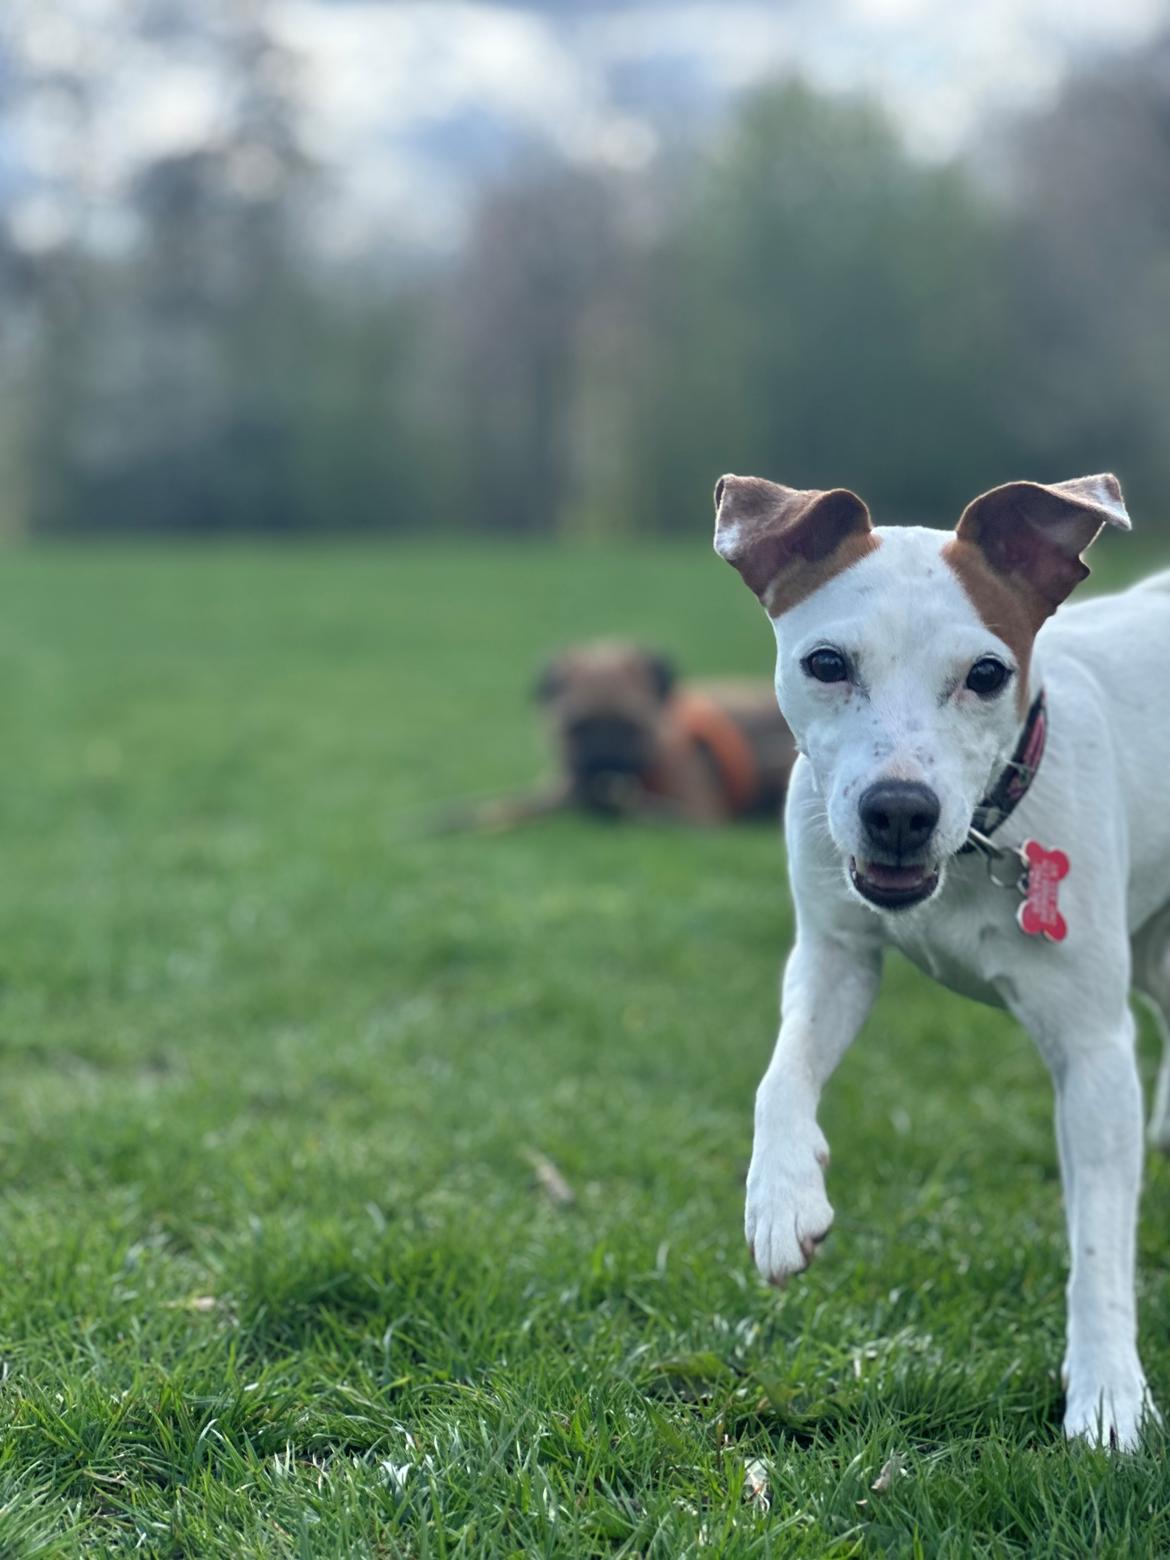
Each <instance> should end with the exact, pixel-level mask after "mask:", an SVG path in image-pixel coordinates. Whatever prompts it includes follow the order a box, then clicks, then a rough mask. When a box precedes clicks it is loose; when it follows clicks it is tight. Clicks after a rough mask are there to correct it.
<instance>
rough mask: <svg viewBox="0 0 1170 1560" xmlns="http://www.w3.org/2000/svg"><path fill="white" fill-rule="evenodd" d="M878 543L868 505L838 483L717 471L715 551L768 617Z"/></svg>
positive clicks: (801, 598)
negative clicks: (791, 482)
mask: <svg viewBox="0 0 1170 1560" xmlns="http://www.w3.org/2000/svg"><path fill="white" fill-rule="evenodd" d="M877 545H878V537H877V535H876V534H875V532H874V529H873V525H872V522H871V521H870V518H869V510H868V509H867V508H866V507H865V505H864V504H863V503H862V502H861V500H860V499H859V498H858V497H857V494H856V493H850V492H849V491H848V489H846V488H833V489H831V490H830V491H828V492H820V491H819V490H817V489H815V488H805V489H801V488H789V487H781V486H780V484H779V483H777V482H766V481H765V480H764V479H763V478H762V477H736V476H726V477H720V479H719V482H718V483H717V484H716V487H715V551H716V552H717V553H718V554H719V556H720V557H721V558H725V559H726V560H727V562H728V563H730V564H732V565H734V567H735V568H737V569H738V570H739V572H740V574H742V575H743V578H744V581H745V582H746V584H748V585H749V586H750V587H751V589H752V590H754V591H755V593H756V595H757V596H758V597H759V598H760V600H761V601H762V602H763V604H764V607H765V609H766V610H767V612H768V613H769V614H770V615H771V616H772V617H776V616H778V615H779V614H780V613H781V612H787V611H788V609H789V608H790V607H794V606H795V605H796V604H797V602H799V601H803V600H804V599H805V598H806V597H807V596H811V595H812V593H813V591H814V590H817V589H819V588H820V586H822V585H823V584H824V583H825V581H826V580H829V579H831V578H832V577H833V575H835V574H839V573H840V572H841V570H842V569H847V568H849V566H850V565H851V564H854V563H858V562H859V561H860V560H861V559H862V558H864V557H865V556H866V555H867V554H868V553H871V552H872V551H873V550H874V548H875V547H877Z"/></svg>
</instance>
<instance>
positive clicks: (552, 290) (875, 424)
mask: <svg viewBox="0 0 1170 1560" xmlns="http://www.w3.org/2000/svg"><path fill="white" fill-rule="evenodd" d="M228 14H229V15H230V14H233V13H230V12H229V13H228ZM266 14H267V13H266V8H265V6H264V5H262V4H249V5H246V6H241V7H238V8H237V9H236V11H235V12H234V17H235V19H234V20H233V21H230V22H228V23H225V22H224V21H223V15H222V13H221V14H220V20H219V22H218V23H217V25H216V27H215V28H214V29H213V30H210V31H208V32H207V35H206V36H205V37H203V38H202V39H201V46H202V47H204V48H205V49H213V50H214V51H215V55H216V69H217V70H218V71H219V72H220V74H221V77H222V79H223V81H224V82H225V83H228V84H229V85H230V88H231V91H230V94H229V96H230V102H231V104H232V112H231V117H230V123H228V124H227V126H226V128H223V127H221V129H220V131H219V133H218V134H217V135H216V137H215V138H214V139H213V140H209V141H208V142H207V143H206V144H204V145H196V146H194V147H192V146H187V147H184V148H183V149H181V150H180V151H177V152H162V153H160V154H159V155H156V156H154V157H152V158H150V159H148V160H146V161H145V162H143V163H142V164H141V165H140V166H138V167H137V168H136V171H135V173H134V177H133V180H132V182H131V184H130V185H129V187H128V189H127V190H126V191H125V196H124V207H125V210H124V212H123V228H124V231H123V232H122V236H121V237H120V238H119V240H118V241H117V242H109V241H104V242H95V241H94V239H93V234H92V225H90V230H88V231H87V223H86V222H85V221H84V220H77V221H75V222H67V223H64V224H63V225H61V227H60V231H58V232H54V233H53V234H52V235H51V241H50V239H49V238H46V236H45V235H44V234H41V235H39V236H38V237H37V238H36V241H35V242H30V241H29V235H28V233H27V232H25V233H23V234H22V233H20V232H19V231H16V230H15V229H14V228H13V227H11V226H9V227H6V228H2V229H0V348H2V357H0V392H2V395H0V494H2V495H3V496H2V502H0V528H3V529H5V530H7V531H9V532H10V533H13V534H31V535H37V536H60V535H76V534H79V533H100V534H118V533H124V532H155V533H177V534H190V533H194V532H205V533H211V534H219V533H232V532H250V533H267V534H277V535H279V534H302V533H317V532H320V533H347V532H385V533H394V534H399V535H402V536H407V537H411V538H417V537H420V536H425V535H437V534H440V533H442V532H445V531H449V532H469V531H470V532H482V533H496V532H508V533H518V534H528V535H536V534H541V535H543V534H552V535H620V534H625V533H634V532H639V533H669V532H671V531H681V532H686V533H689V534H694V530H695V527H696V526H697V525H701V524H702V523H704V522H705V518H706V515H707V506H708V503H709V491H710V489H711V486H712V484H713V481H714V479H715V477H716V476H718V475H719V473H720V472H722V471H725V470H743V471H753V472H758V473H761V474H767V475H770V476H772V477H775V478H777V479H781V480H784V481H787V482H790V483H792V484H794V485H798V486H803V485H808V486H825V485H834V484H844V485H849V486H853V487H855V488H856V489H857V490H858V491H860V492H861V493H862V494H863V495H864V496H865V498H866V499H867V500H868V501H869V502H870V504H871V505H872V506H873V508H874V509H875V511H876V512H877V514H878V517H879V518H881V519H887V520H892V519H907V520H926V521H933V522H935V523H945V522H949V521H950V520H951V519H953V518H954V516H955V515H956V514H957V513H958V511H959V509H960V508H961V506H962V504H963V503H964V502H965V501H966V500H967V499H968V498H970V497H971V496H972V495H973V494H974V493H975V492H977V491H979V490H980V489H981V488H983V487H985V486H988V485H991V484H993V483H995V482H998V481H1003V480H1006V479H1008V478H1011V477H1017V476H1030V477H1037V478H1043V479H1048V480H1051V479H1057V478H1061V477H1064V476H1067V475H1071V474H1074V473H1080V472H1083V471H1090V470H1096V469H1100V468H1106V467H1107V468H1111V469H1115V470H1117V471H1118V472H1119V473H1120V474H1121V475H1122V476H1123V479H1124V480H1125V482H1126V485H1127V490H1128V492H1129V495H1130V497H1131V501H1132V504H1131V507H1133V508H1134V510H1135V512H1137V513H1139V514H1141V513H1143V512H1145V513H1147V514H1149V515H1150V516H1152V517H1157V516H1161V517H1162V519H1163V523H1166V522H1170V502H1168V501H1167V500H1168V495H1170V438H1168V437H1167V433H1168V430H1170V32H1168V33H1166V34H1164V35H1162V36H1161V37H1160V38H1159V39H1157V40H1156V41H1155V42H1154V43H1152V44H1151V43H1150V42H1149V41H1146V42H1145V43H1143V45H1142V46H1141V48H1140V49H1132V50H1130V51H1128V52H1127V51H1125V50H1114V51H1112V52H1110V53H1109V54H1108V55H1101V56H1100V57H1099V58H1098V59H1096V60H1082V61H1080V62H1079V63H1078V64H1077V65H1076V66H1075V67H1074V68H1073V69H1071V70H1070V72H1069V73H1068V74H1067V75H1066V77H1065V80H1064V83H1063V86H1062V87H1061V89H1060V90H1059V92H1057V93H1056V94H1055V96H1054V97H1053V99H1052V100H1051V101H1048V102H1046V104H1045V105H1044V106H1043V107H1042V108H1036V109H1035V110H1034V111H1029V112H1020V113H1018V114H1016V115H1013V116H1003V117H1001V119H1000V120H999V121H998V122H996V123H994V124H992V125H988V126H987V127H986V129H985V131H984V132H983V133H982V134H981V135H980V136H979V137H978V138H977V140H976V141H975V142H974V143H973V144H969V145H967V146H966V147H965V148H964V150H963V152H962V154H961V155H958V156H956V157H954V158H951V159H950V160H947V161H939V160H937V159H935V160H924V159H922V158H920V157H917V156H915V155H912V154H911V153H910V152H909V151H908V150H907V149H906V148H905V146H904V145H903V141H902V139H901V135H900V131H899V130H898V129H897V128H896V127H895V126H894V124H893V123H892V122H891V121H890V120H889V118H888V117H887V116H886V115H884V114H883V112H882V111H881V110H880V109H879V108H878V107H876V106H875V105H874V104H873V103H871V102H869V101H866V100H865V99H864V98H862V97H857V96H846V95H842V94H839V93H838V94H828V93H826V92H824V91H819V90H815V89H813V88H812V87H810V86H808V85H806V84H804V83H803V82H802V81H801V80H800V79H799V78H797V77H789V78H786V79H781V80H776V81H774V82H772V83H770V84H766V85H763V86H759V85H757V86H755V87H754V88H753V89H752V90H751V91H749V92H746V93H744V94H743V95H741V96H740V97H739V99H738V100H737V101H736V102H735V103H734V104H733V105H732V106H731V107H730V108H729V109H728V112H727V113H726V114H724V115H722V116H720V117H719V118H718V119H712V120H703V121H702V122H701V123H700V124H699V125H698V127H697V128H696V129H695V131H694V133H693V134H690V135H688V136H685V137H683V136H680V137H679V139H678V140H677V142H675V143H674V144H673V145H671V144H667V145H666V146H665V148H664V150H663V151H662V152H661V154H660V155H658V156H656V157H654V158H653V159H651V160H649V161H648V162H645V163H643V164H642V165H640V166H637V167H630V168H602V167H599V166H587V165H584V164H581V163H573V162H572V161H571V160H561V159H556V158H553V157H550V156H545V155H537V154H532V155H527V156H523V157H519V158H515V159H510V160H503V161H501V163H500V164H499V166H498V167H497V168H496V169H495V171H494V172H492V173H491V174H490V175H489V176H485V177H484V178H482V179H481V180H480V181H479V184H478V186H477V189H476V192H475V196H474V200H473V203H472V207H471V210H470V213H469V217H468V220H467V223H466V227H465V230H464V231H463V233H462V235H461V237H460V241H459V242H458V243H457V244H452V245H448V246H447V247H445V248H442V249H439V250H436V251H435V252H433V253H431V254H428V255H420V254H417V253H414V254H412V253H410V252H407V251H404V252H402V253H398V252H395V253H393V255H391V253H390V251H385V252H384V253H383V254H381V255H380V256H379V255H378V253H377V252H376V251H375V252H374V253H366V254H364V255H362V256H360V257H358V258H356V259H355V258H354V257H353V256H352V255H350V256H346V257H343V258H337V257H332V258H331V257H330V256H329V254H328V253H327V252H326V251H323V250H322V248H321V247H320V246H319V245H316V244H314V243H313V242H312V235H313V229H314V225H315V224H319V223H321V222H322V221H323V220H326V219H325V218H323V216H322V213H323V212H327V210H328V207H327V205H325V204H323V201H322V188H321V186H322V181H323V179H325V178H326V177H327V175H326V173H325V171H324V170H323V169H322V168H321V167H320V166H319V165H318V164H317V163H316V162H315V161H314V159H313V157H312V156H311V155H310V154H308V153H307V152H306V151H305V149H304V148H305V145H306V137H305V136H304V134H303V124H302V118H303V114H304V113H305V112H307V110H306V109H305V107H304V105H303V103H302V102H301V99H300V96H299V90H298V81H299V76H298V62H297V60H296V58H295V56H294V55H293V54H290V52H289V50H288V47H287V45H286V44H285V43H283V42H282V41H281V40H280V38H278V37H277V36H276V35H275V34H274V33H272V32H270V31H269V29H268V28H267V25H266ZM135 15H136V16H137V17H138V18H139V23H138V24H139V25H141V27H142V28H144V29H153V30H154V32H155V33H156V34H157V33H158V32H159V31H160V29H161V31H162V33H163V34H164V35H165V34H166V31H167V29H168V28H169V29H171V30H172V31H173V34H174V41H175V45H176V46H180V45H184V44H186V43H189V42H190V35H191V33H192V31H193V30H195V31H198V30H199V28H200V26H201V24H200V21H199V17H198V14H197V8H190V7H188V8H182V7H179V8H175V7H171V8H168V7H166V6H158V5H140V6H139V7H138V8H137V10H136V12H135ZM4 66H5V68H4V70H3V71H2V72H0V134H2V133H3V130H4V125H5V123H6V122H11V121H13V119H14V118H15V117H16V116H19V115H20V114H21V113H22V112H23V111H24V109H25V107H26V106H27V104H28V102H29V101H30V100H32V99H34V98H38V99H39V100H42V101H43V99H44V96H45V94H51V95H53V96H54V97H55V99H56V100H58V101H59V102H60V103H62V104H64V105H65V106H66V108H67V112H68V116H69V121H70V124H71V125H72V127H73V130H72V133H73V135H74V137H75V141H76V157H77V159H78V162H79V164H81V163H84V159H85V146H86V140H87V134H88V133H89V130H91V129H94V128H95V126H94V125H92V124H91V122H90V118H89V117H87V116H95V115H97V114H98V112H99V109H98V108H97V107H96V106H95V105H94V104H92V103H91V102H90V86H91V82H90V79H89V77H88V76H87V75H86V73H85V72H84V71H81V70H80V69H77V70H72V69H70V68H68V67H67V66H62V65H61V64H60V62H57V63H54V64H53V66H52V68H51V69H50V68H44V69H39V68H37V67H36V65H35V61H34V62H32V63H30V62H29V60H28V59H27V58H25V59H23V60H22V58H21V56H20V54H19V51H12V52H10V54H9V55H8V56H7V57H6V58H5V59H4ZM87 127H88V128H87ZM75 194H76V200H77V202H78V203H79V205H82V204H84V203H85V202H86V201H87V200H89V201H90V202H91V204H92V194H90V195H87V194H86V191H85V188H84V178H81V177H79V179H78V181H77V187H76V192H75ZM57 199H58V201H60V199H61V190H60V189H59V190H58V191H57ZM1145 523H1148V522H1145Z"/></svg>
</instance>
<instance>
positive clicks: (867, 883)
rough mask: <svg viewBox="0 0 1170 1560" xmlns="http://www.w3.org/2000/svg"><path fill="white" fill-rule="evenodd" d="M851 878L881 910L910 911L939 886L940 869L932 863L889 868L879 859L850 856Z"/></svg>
mask: <svg viewBox="0 0 1170 1560" xmlns="http://www.w3.org/2000/svg"><path fill="white" fill-rule="evenodd" d="M849 877H850V881H851V882H852V884H853V886H854V888H855V889H856V890H857V892H858V893H859V894H860V895H861V897H862V898H863V899H868V900H869V902H870V904H871V905H877V906H878V907H879V908H880V909H882V910H908V909H909V908H910V906H911V905H920V904H922V902H923V900H926V899H929V898H930V896H931V894H933V893H934V891H935V889H936V888H937V887H938V878H939V869H938V867H937V866H932V865H931V864H930V863H929V862H923V863H920V864H919V865H917V866H913V867H886V866H883V865H882V863H881V862H879V861H858V859H857V857H856V856H851V857H850V859H849Z"/></svg>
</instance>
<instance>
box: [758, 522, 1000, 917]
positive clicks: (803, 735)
mask: <svg viewBox="0 0 1170 1560" xmlns="http://www.w3.org/2000/svg"><path fill="white" fill-rule="evenodd" d="M875 535H876V536H877V537H878V538H880V546H878V547H877V548H876V549H875V550H874V551H872V552H871V553H869V555H868V556H866V557H864V558H862V559H861V560H860V561H859V562H857V563H855V564H853V565H852V567H850V568H848V569H847V570H845V571H844V572H842V573H840V574H837V575H834V576H833V577H831V578H830V579H829V580H827V581H826V583H825V584H823V585H822V586H821V587H820V588H819V589H818V590H816V591H814V592H813V593H812V594H811V595H810V596H808V597H807V598H806V599H804V600H803V601H801V602H799V603H798V604H796V605H795V606H792V607H791V608H789V609H788V610H787V611H784V612H781V613H779V614H778V615H777V616H775V617H773V618H772V619H771V621H772V626H773V628H774V630H775V633H776V645H777V659H776V696H777V699H778V701H779V704H780V708H781V710H782V711H783V713H784V716H785V719H786V720H787V721H788V724H789V725H790V726H791V728H792V731H793V734H794V736H795V737H796V741H797V744H798V746H799V748H800V750H801V752H802V753H804V754H805V756H806V758H807V759H808V762H809V763H810V764H811V766H812V770H813V774H814V776H815V778H816V784H817V788H818V790H819V792H820V795H821V796H822V797H823V799H824V805H825V821H826V825H827V828H828V831H829V834H830V835H831V837H832V840H833V843H834V845H835V846H836V848H837V850H838V851H839V852H840V856H841V862H842V869H843V871H844V872H845V874H846V876H847V878H848V880H849V882H850V884H851V886H852V888H853V889H854V891H855V892H856V893H858V894H859V895H860V896H861V897H862V898H863V899H865V900H867V901H868V902H869V903H870V904H873V905H876V906H878V907H880V908H882V909H887V910H895V909H905V908H907V907H908V906H911V905H914V904H920V903H924V902H925V901H926V900H927V899H929V898H930V897H932V895H933V894H934V893H935V892H937V890H938V888H939V887H940V886H941V883H942V880H943V876H944V874H945V870H946V862H947V860H948V858H949V857H951V856H953V855H954V854H955V853H956V852H957V851H958V850H959V849H960V847H961V846H962V845H963V844H964V842H965V840H966V838H967V830H968V828H969V827H970V824H971V818H972V815H973V813H974V811H975V808H976V806H977V805H978V803H979V801H980V799H981V798H982V797H983V796H984V794H985V793H986V792H987V790H988V788H989V786H990V785H991V784H992V782H993V780H994V778H995V776H996V775H997V774H998V772H999V770H1000V769H1001V768H1002V766H1003V765H1004V763H1005V762H1006V761H1007V759H1008V758H1009V757H1010V756H1011V752H1012V749H1013V747H1014V744H1015V741H1016V738H1017V735H1018V732H1019V729H1020V723H1021V701H1020V682H1021V678H1026V676H1027V668H1026V667H1023V668H1022V667H1020V666H1019V665H1018V664H1017V656H1016V654H1015V653H1014V652H1013V650H1012V648H1011V647H1010V646H1009V645H1008V644H1007V643H1006V642H1005V640H1003V639H1001V638H1000V637H999V636H998V635H997V634H995V633H994V632H992V630H991V629H989V628H988V626H987V624H986V623H985V622H984V621H983V619H982V618H981V617H980V615H979V612H978V611H977V609H976V607H975V606H974V604H973V603H972V601H971V599H970V598H969V597H968V595H967V593H966V591H965V590H964V589H963V586H962V584H961V583H960V581H959V578H958V576H957V574H956V573H955V571H954V569H953V568H952V567H951V566H950V565H949V564H948V563H947V561H946V560H945V558H944V557H943V556H942V548H943V545H944V544H945V543H946V542H947V541H948V540H950V535H951V533H949V532H942V531H930V530H924V529H920V528H906V529H898V530H880V531H878V532H876V533H875Z"/></svg>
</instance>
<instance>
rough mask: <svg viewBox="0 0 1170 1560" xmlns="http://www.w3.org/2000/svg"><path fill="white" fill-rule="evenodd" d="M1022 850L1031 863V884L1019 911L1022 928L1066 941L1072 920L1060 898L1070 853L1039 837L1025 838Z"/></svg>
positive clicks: (1052, 940) (1050, 939) (1034, 935)
mask: <svg viewBox="0 0 1170 1560" xmlns="http://www.w3.org/2000/svg"><path fill="white" fill-rule="evenodd" d="M1021 854H1022V856H1023V858H1024V860H1025V861H1026V862H1027V864H1028V886H1027V888H1026V889H1025V891H1024V902H1023V904H1022V905H1021V906H1020V908H1019V910H1018V911H1017V912H1016V918H1017V919H1018V921H1019V923H1020V930H1021V931H1024V932H1027V933H1028V935H1029V937H1037V936H1043V937H1047V938H1048V940H1049V942H1063V941H1064V939H1065V938H1066V937H1067V936H1068V922H1067V921H1066V920H1065V918H1064V916H1062V915H1061V913H1060V910H1059V908H1058V906H1057V903H1056V898H1057V894H1058V893H1059V891H1060V883H1061V879H1062V878H1065V877H1067V876H1068V857H1067V856H1066V855H1065V853H1064V851H1062V850H1047V849H1045V847H1044V846H1043V845H1038V844H1037V843H1036V841H1035V840H1025V841H1024V843H1023V845H1022V846H1021Z"/></svg>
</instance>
